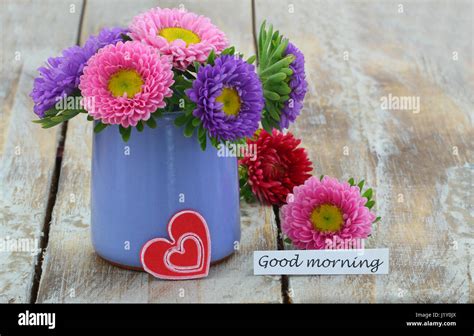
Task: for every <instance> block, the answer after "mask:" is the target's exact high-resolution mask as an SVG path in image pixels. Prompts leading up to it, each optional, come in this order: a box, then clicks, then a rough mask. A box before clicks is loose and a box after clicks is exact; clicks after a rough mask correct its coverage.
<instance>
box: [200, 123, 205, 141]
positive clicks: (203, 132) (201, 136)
mask: <svg viewBox="0 0 474 336" xmlns="http://www.w3.org/2000/svg"><path fill="white" fill-rule="evenodd" d="M203 137H206V130H205V129H204V126H203V124H201V125H200V126H199V128H198V138H199V139H202V138H203Z"/></svg>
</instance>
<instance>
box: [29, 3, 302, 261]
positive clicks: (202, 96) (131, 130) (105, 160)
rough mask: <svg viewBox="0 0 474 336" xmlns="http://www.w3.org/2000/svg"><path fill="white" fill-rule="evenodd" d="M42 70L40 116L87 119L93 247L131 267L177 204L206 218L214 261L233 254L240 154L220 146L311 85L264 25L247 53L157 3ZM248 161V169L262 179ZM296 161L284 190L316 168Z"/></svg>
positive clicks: (276, 119) (280, 115)
mask: <svg viewBox="0 0 474 336" xmlns="http://www.w3.org/2000/svg"><path fill="white" fill-rule="evenodd" d="M254 63H256V65H254ZM39 73H40V74H39V76H38V77H37V78H36V79H35V80H34V86H33V90H32V92H31V97H32V99H33V101H34V112H35V113H36V114H37V116H38V117H39V119H38V120H35V122H36V123H38V124H40V125H41V126H42V127H43V128H50V127H53V126H56V125H59V124H61V123H63V122H66V121H68V120H70V119H72V118H74V117H80V116H84V117H86V118H87V119H88V120H89V121H91V122H93V123H94V125H93V130H94V135H93V155H92V187H91V190H92V197H91V200H92V204H91V213H92V221H91V229H92V241H93V245H94V248H95V250H96V252H97V253H98V254H99V255H100V256H101V257H103V258H104V259H106V260H108V261H111V262H113V263H115V264H118V265H121V266H125V267H130V268H138V269H139V268H141V263H140V258H139V254H140V249H141V247H142V246H143V245H144V244H145V243H146V242H147V241H148V240H150V239H151V238H154V237H157V236H164V235H166V234H167V232H166V224H167V222H168V220H169V219H170V218H171V217H172V216H173V214H175V213H176V212H178V211H180V210H183V209H193V210H195V211H197V212H199V213H200V214H201V215H202V216H203V217H204V218H205V219H206V222H207V226H208V228H209V232H210V237H211V240H212V248H211V261H213V262H215V261H218V260H221V259H223V258H225V257H227V256H229V255H230V254H232V253H233V251H234V247H235V246H236V242H238V241H239V239H240V219H239V198H240V197H239V183H238V181H239V174H238V161H237V160H238V158H237V157H236V156H224V157H223V156H222V155H219V153H221V152H220V149H222V148H223V147H229V146H233V145H236V144H242V145H244V144H247V142H248V141H250V140H251V139H254V137H255V136H256V134H260V133H262V132H265V134H266V135H267V136H268V137H270V138H272V136H270V135H271V134H277V133H274V132H277V130H281V129H284V128H287V127H288V126H289V124H290V123H292V122H294V121H295V119H296V117H297V116H298V114H299V112H300V110H301V108H302V105H303V99H304V96H305V93H306V89H307V83H306V80H305V74H304V57H303V54H302V53H301V52H300V51H299V50H298V49H297V48H296V47H295V46H294V45H292V44H291V43H289V41H288V39H286V38H284V37H283V36H282V35H281V34H280V33H279V32H277V31H273V28H272V26H268V25H266V24H265V23H264V24H263V25H262V26H261V29H260V33H259V36H258V58H257V57H256V56H251V57H248V58H246V57H244V55H242V54H241V53H240V52H238V51H237V50H236V48H235V47H233V46H229V42H228V40H227V38H226V36H225V34H224V33H223V32H222V31H220V30H219V29H218V28H217V27H216V26H215V25H213V24H212V23H211V21H210V20H209V19H208V18H206V17H203V16H200V15H196V14H194V13H191V12H188V11H186V10H184V9H162V8H153V9H151V10H149V11H147V12H145V13H142V14H140V15H137V16H135V17H134V18H133V19H132V21H131V23H130V25H129V26H128V27H127V28H104V29H102V30H101V31H100V32H99V34H98V35H96V36H91V37H90V38H89V39H88V40H87V41H86V42H85V43H84V45H83V46H73V47H71V48H68V49H65V50H64V51H63V52H62V55H61V56H59V57H56V58H50V59H48V61H47V63H46V65H45V66H44V67H41V68H40V69H39ZM260 127H262V128H263V131H258V132H257V130H259V128H260ZM278 132H279V131H278ZM268 141H276V142H278V141H280V138H279V135H276V136H275V137H274V138H272V139H271V140H268ZM295 141H296V140H295ZM293 142H294V141H293ZM285 144H286V145H288V146H290V147H291V146H292V143H291V141H289V142H284V143H282V146H283V147H284V146H286V145H285ZM291 155H296V156H298V153H294V154H291ZM300 155H301V154H300ZM249 162H250V161H249ZM246 167H247V166H245V165H241V169H240V170H241V172H242V173H243V174H244V175H245V174H247V175H248V173H249V172H251V171H252V172H254V173H255V174H256V175H258V174H259V169H258V168H256V169H255V170H251V168H248V169H247V168H246ZM301 167H302V169H303V171H302V172H301V173H298V172H297V171H296V170H297V169H299V168H300V167H295V172H294V174H295V175H298V174H300V177H299V178H297V179H296V182H295V183H293V184H292V183H289V184H285V186H283V187H281V188H286V189H291V188H292V187H293V186H294V185H297V184H301V183H303V182H304V180H305V179H306V178H307V177H308V176H309V175H308V172H309V171H310V170H311V168H310V167H309V165H308V164H306V163H304V164H302V165H301ZM242 176H243V175H241V180H242ZM244 184H245V183H244ZM244 189H245V187H244ZM277 189H279V188H276V189H275V190H277ZM286 189H285V190H286ZM247 191H248V188H247ZM270 194H272V195H273V194H275V199H278V202H281V203H282V202H283V201H284V200H283V198H282V197H281V196H279V195H278V191H276V192H274V191H272V192H271V193H270ZM272 197H273V196H272Z"/></svg>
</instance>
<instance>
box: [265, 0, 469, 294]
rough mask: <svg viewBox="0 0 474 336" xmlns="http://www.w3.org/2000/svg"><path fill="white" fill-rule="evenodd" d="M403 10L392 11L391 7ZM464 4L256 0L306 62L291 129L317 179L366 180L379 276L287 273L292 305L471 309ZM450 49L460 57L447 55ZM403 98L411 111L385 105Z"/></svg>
mask: <svg viewBox="0 0 474 336" xmlns="http://www.w3.org/2000/svg"><path fill="white" fill-rule="evenodd" d="M400 10H402V12H399V11H400ZM472 13H473V4H472V2H469V1H453V2H449V3H448V2H442V1H411V2H410V3H404V5H403V8H400V6H399V2H395V1H380V2H368V1H363V2H359V1H357V2H355V1H350V2H349V1H343V2H340V1H317V2H315V1H299V0H296V1H280V2H278V3H276V2H274V1H267V0H256V18H257V26H259V25H260V23H261V22H262V21H263V19H265V18H269V20H268V21H270V22H272V23H273V24H274V25H275V27H276V28H277V29H279V30H280V31H281V32H284V33H285V34H286V35H287V36H288V37H289V38H290V40H291V41H293V42H294V43H295V44H296V45H297V46H298V47H299V48H300V49H301V50H302V51H303V52H304V54H305V56H306V73H307V75H308V82H309V92H308V95H307V97H306V102H305V107H304V109H303V112H302V115H301V117H300V119H298V120H297V122H296V123H295V124H294V125H293V126H292V127H291V131H292V132H294V133H295V135H296V136H298V137H301V138H302V139H303V145H304V146H305V147H306V148H307V149H308V151H309V154H310V157H311V159H312V160H313V162H315V174H316V175H318V176H319V175H320V174H327V175H332V176H335V177H338V178H341V179H347V178H349V177H350V176H354V177H357V178H365V179H366V181H367V184H368V185H369V186H371V187H374V188H375V191H376V194H375V198H376V200H377V206H376V209H375V211H376V212H377V213H378V215H380V216H382V221H381V222H379V223H378V224H377V226H376V228H375V230H374V233H373V235H372V237H371V238H370V239H369V240H368V242H367V245H366V246H368V247H388V248H390V253H391V265H390V267H391V271H390V274H389V275H379V276H311V277H306V276H299V277H296V276H295V277H290V281H289V283H290V289H289V293H290V296H291V298H292V300H293V302H473V301H474V294H473V292H474V286H473V282H472V281H473V280H472V272H473V266H474V264H473V261H472V260H473V256H472V249H473V243H472V238H473V237H474V233H473V220H472V215H473V207H472V204H473V197H472V185H473V181H474V179H473V178H474V174H473V169H472V168H473V153H472V149H473V129H472V117H473V114H472V110H473V96H472V91H473V85H472V84H473V78H474V76H473V75H474V74H473V69H474V67H473V64H472V63H473V57H472V56H473V45H472V35H473V26H472V19H473V18H472ZM455 53H457V56H458V59H457V60H456V59H455V58H456V57H455V56H456V54H455ZM389 94H391V95H392V96H398V97H400V96H413V97H419V99H420V107H421V108H420V111H419V113H414V112H413V111H412V110H403V109H397V108H393V109H383V108H382V105H381V102H382V101H381V98H382V97H387V96H388V95H389Z"/></svg>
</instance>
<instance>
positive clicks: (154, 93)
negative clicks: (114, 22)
mask: <svg viewBox="0 0 474 336" xmlns="http://www.w3.org/2000/svg"><path fill="white" fill-rule="evenodd" d="M173 83H174V81H173V72H172V70H171V63H170V61H169V59H168V57H163V56H160V55H159V54H158V53H157V52H156V50H155V49H153V48H152V47H150V46H147V45H144V44H142V43H140V42H134V41H128V42H125V43H123V42H119V43H117V44H116V45H109V46H107V47H104V48H102V49H100V50H99V52H98V53H97V54H95V55H94V56H92V57H91V58H90V59H89V61H88V63H87V66H86V67H85V68H84V74H83V75H82V76H81V79H80V84H79V89H80V90H81V92H82V96H83V97H84V99H83V104H84V108H85V109H86V110H87V111H88V112H89V114H90V115H91V116H92V117H94V119H96V120H101V121H102V122H103V123H104V124H120V125H122V126H123V127H128V126H136V125H137V123H138V121H140V120H148V119H149V118H150V114H151V113H153V112H155V111H156V110H157V109H158V108H163V107H165V105H166V103H165V101H164V98H165V97H170V96H171V95H172V93H173V92H172V90H171V89H170V86H171V85H172V84H173Z"/></svg>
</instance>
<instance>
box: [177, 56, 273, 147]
mask: <svg viewBox="0 0 474 336" xmlns="http://www.w3.org/2000/svg"><path fill="white" fill-rule="evenodd" d="M186 94H187V95H188V97H189V98H190V99H191V100H192V101H193V102H195V103H196V105H197V107H196V109H195V110H194V112H193V114H194V116H195V117H197V118H199V119H201V121H202V123H203V126H204V128H205V129H206V130H207V131H208V134H209V135H210V136H212V137H215V138H217V139H218V140H219V141H221V140H237V139H239V138H242V137H251V136H253V134H254V133H255V131H256V130H257V129H258V123H259V121H260V119H261V112H262V110H263V107H264V99H263V90H262V83H261V82H260V80H259V78H258V76H257V74H256V73H255V68H254V66H253V65H251V64H248V63H247V62H245V61H244V60H242V59H240V58H236V57H234V56H230V55H225V56H221V57H219V58H217V59H216V60H215V63H214V65H210V64H208V65H206V66H204V67H201V68H200V69H199V71H198V74H197V78H196V80H195V81H194V82H193V87H192V88H191V89H189V90H186Z"/></svg>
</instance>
